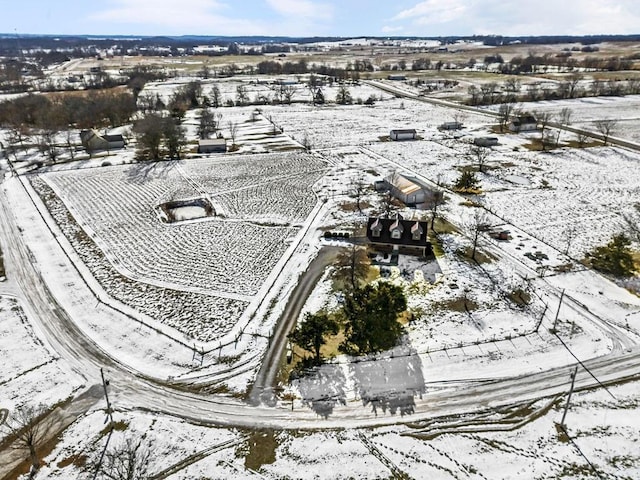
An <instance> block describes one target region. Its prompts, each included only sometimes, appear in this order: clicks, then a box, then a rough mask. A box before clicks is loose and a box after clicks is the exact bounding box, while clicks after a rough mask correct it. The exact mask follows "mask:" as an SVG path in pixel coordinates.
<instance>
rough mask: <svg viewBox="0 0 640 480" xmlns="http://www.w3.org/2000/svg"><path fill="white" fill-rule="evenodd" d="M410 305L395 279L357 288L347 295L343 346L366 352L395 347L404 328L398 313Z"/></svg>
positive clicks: (358, 353) (344, 311)
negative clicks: (394, 282)
mask: <svg viewBox="0 0 640 480" xmlns="http://www.w3.org/2000/svg"><path fill="white" fill-rule="evenodd" d="M406 308H407V300H406V298H405V295H404V293H403V291H402V289H401V288H400V287H398V286H396V285H393V284H391V283H387V282H382V283H379V284H378V285H376V286H373V285H366V286H365V287H363V288H359V289H356V290H355V291H354V292H353V293H351V294H349V295H347V297H346V299H345V303H344V307H343V314H344V317H345V320H346V324H345V341H344V342H343V343H342V345H341V346H340V349H341V350H342V351H343V352H345V353H348V354H351V355H362V354H366V353H370V352H379V351H383V350H388V349H390V348H392V347H394V346H395V345H396V344H397V343H398V340H399V338H400V336H401V335H402V333H403V331H404V329H403V327H402V325H401V324H400V323H399V322H398V315H399V314H400V313H402V312H403V311H404V310H406Z"/></svg>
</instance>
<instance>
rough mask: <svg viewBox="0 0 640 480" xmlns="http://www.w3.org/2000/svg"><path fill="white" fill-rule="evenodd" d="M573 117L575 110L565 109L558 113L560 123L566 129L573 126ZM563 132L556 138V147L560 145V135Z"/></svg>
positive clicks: (559, 132)
mask: <svg viewBox="0 0 640 480" xmlns="http://www.w3.org/2000/svg"><path fill="white" fill-rule="evenodd" d="M572 116H573V110H571V109H570V108H569V107H564V108H563V109H562V110H560V112H559V113H558V123H559V124H560V125H562V126H564V127H566V126H569V125H571V117H572ZM561 132H562V130H559V131H558V136H557V137H556V147H557V146H558V144H559V143H560V134H561Z"/></svg>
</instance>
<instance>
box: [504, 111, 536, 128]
mask: <svg viewBox="0 0 640 480" xmlns="http://www.w3.org/2000/svg"><path fill="white" fill-rule="evenodd" d="M537 129H538V121H537V120H536V117H534V116H533V115H530V114H528V115H520V116H518V117H515V118H513V119H512V120H511V123H509V130H511V131H512V132H532V131H534V130H537Z"/></svg>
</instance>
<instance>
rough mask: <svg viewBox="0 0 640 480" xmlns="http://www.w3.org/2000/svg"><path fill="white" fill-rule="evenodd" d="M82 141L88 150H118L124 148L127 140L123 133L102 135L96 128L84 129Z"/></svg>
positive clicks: (81, 133)
mask: <svg viewBox="0 0 640 480" xmlns="http://www.w3.org/2000/svg"><path fill="white" fill-rule="evenodd" d="M80 142H82V146H83V147H84V148H85V150H86V151H87V152H97V151H100V150H116V149H119V148H124V145H125V142H124V137H123V136H122V135H119V134H118V135H100V134H99V133H98V132H96V131H95V130H82V131H81V132H80Z"/></svg>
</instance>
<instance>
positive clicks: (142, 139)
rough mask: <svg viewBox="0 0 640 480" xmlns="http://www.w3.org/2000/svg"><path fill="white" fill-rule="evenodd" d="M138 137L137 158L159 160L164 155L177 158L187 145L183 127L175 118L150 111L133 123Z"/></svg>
mask: <svg viewBox="0 0 640 480" xmlns="http://www.w3.org/2000/svg"><path fill="white" fill-rule="evenodd" d="M133 131H134V132H135V133H136V135H137V137H138V151H137V152H136V156H137V158H138V159H139V160H160V159H161V158H164V157H165V156H166V157H168V158H170V159H176V160H179V159H180V156H181V155H182V152H183V151H184V147H185V146H186V145H187V139H186V136H185V130H184V127H182V126H181V125H180V121H179V119H177V118H174V117H171V116H165V115H162V114H158V113H150V114H148V115H146V116H145V117H143V118H142V119H140V120H138V121H136V122H135V123H134V125H133Z"/></svg>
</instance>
